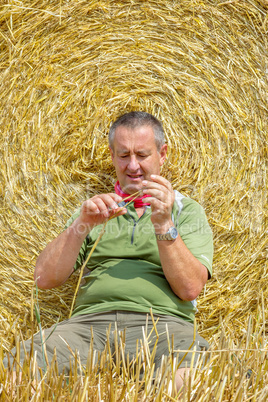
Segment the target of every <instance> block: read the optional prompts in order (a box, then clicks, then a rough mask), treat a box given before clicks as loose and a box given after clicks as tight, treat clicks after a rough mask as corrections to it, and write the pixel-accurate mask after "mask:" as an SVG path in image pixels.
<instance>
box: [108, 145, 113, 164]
mask: <svg viewBox="0 0 268 402" xmlns="http://www.w3.org/2000/svg"><path fill="white" fill-rule="evenodd" d="M109 151H110V154H111V157H112V161H113V163H114V151H113V150H112V148H111V147H109Z"/></svg>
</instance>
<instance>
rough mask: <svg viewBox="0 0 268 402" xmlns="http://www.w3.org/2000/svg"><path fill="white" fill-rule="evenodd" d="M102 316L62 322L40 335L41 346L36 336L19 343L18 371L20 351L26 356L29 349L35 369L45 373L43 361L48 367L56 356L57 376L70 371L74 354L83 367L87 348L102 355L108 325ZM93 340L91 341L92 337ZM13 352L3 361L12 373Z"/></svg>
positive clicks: (14, 353) (89, 315)
mask: <svg viewBox="0 0 268 402" xmlns="http://www.w3.org/2000/svg"><path fill="white" fill-rule="evenodd" d="M105 314H106V313H104V314H102V313H100V314H87V315H79V316H76V317H72V318H71V319H69V320H66V321H63V322H61V323H59V324H57V325H56V326H53V327H51V328H49V329H46V330H44V331H43V342H44V344H43V345H42V340H41V336H40V333H37V334H35V335H34V337H33V340H32V339H28V340H27V341H25V342H23V345H22V344H21V347H20V356H19V364H20V366H21V367H22V366H23V361H24V359H25V357H26V356H25V353H24V349H25V351H26V353H27V354H30V351H31V348H32V349H33V355H34V356H35V357H36V362H37V365H38V367H40V368H41V369H42V370H43V371H45V369H46V360H47V361H48V364H51V362H52V360H53V358H54V351H55V352H56V357H57V364H58V369H59V372H62V371H63V370H65V372H66V373H68V372H69V369H70V357H71V359H72V360H75V358H74V357H75V354H76V353H78V354H79V360H80V362H81V365H86V363H87V358H88V353H89V349H90V345H92V346H91V347H92V350H94V351H96V352H102V351H103V350H104V347H105V345H106V340H107V337H106V335H107V331H108V328H109V323H110V321H109V320H108V321H107V319H106V316H105ZM92 336H93V337H92ZM16 352H17V349H16V348H13V350H12V351H11V353H10V354H9V359H8V357H5V359H4V361H3V364H4V366H5V367H7V366H8V360H10V362H11V367H12V369H13V370H14V371H16V361H17V359H16V358H14V357H15V356H16Z"/></svg>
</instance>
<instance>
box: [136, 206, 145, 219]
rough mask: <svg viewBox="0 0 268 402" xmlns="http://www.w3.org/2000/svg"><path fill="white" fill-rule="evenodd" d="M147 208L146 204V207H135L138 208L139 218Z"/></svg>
mask: <svg viewBox="0 0 268 402" xmlns="http://www.w3.org/2000/svg"><path fill="white" fill-rule="evenodd" d="M145 209H146V207H145V206H144V207H140V208H135V210H136V212H137V215H138V217H139V218H140V217H141V216H142V215H143V214H144V212H145Z"/></svg>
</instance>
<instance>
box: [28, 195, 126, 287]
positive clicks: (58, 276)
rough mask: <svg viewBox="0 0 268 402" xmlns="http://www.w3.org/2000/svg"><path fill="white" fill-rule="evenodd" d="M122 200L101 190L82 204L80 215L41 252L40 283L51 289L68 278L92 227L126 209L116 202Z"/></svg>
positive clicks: (36, 278) (39, 264) (38, 279)
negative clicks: (100, 192)
mask: <svg viewBox="0 0 268 402" xmlns="http://www.w3.org/2000/svg"><path fill="white" fill-rule="evenodd" d="M120 201H122V198H121V197H120V196H119V195H117V194H101V195H95V196H94V197H92V198H90V199H88V200H86V201H85V202H84V203H83V204H82V207H81V212H80V215H79V217H78V218H77V219H75V221H74V222H73V223H72V225H71V226H69V228H67V229H66V230H64V232H62V233H61V234H60V235H59V236H58V237H56V239H54V240H53V241H52V242H51V243H49V244H48V245H47V246H46V248H45V249H44V250H43V251H42V253H41V254H40V255H39V257H38V259H37V261H36V267H35V272H34V278H35V280H36V281H37V285H38V287H40V288H43V289H51V288H54V287H57V286H60V285H62V284H63V283H64V282H65V281H66V280H67V279H68V278H69V276H70V275H71V273H72V272H73V267H74V264H75V261H76V259H77V256H78V253H79V250H80V248H81V246H82V244H83V241H84V239H85V237H86V236H87V234H88V233H89V232H90V230H91V229H93V227H94V226H96V225H100V224H102V223H104V222H105V221H107V220H108V219H109V218H110V217H113V216H117V215H123V214H125V213H126V212H127V211H126V209H125V208H120V207H119V206H118V205H117V203H118V202H120Z"/></svg>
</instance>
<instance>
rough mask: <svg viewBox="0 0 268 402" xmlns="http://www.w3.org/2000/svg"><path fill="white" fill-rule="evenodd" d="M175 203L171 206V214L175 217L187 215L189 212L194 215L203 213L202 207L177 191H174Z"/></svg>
mask: <svg viewBox="0 0 268 402" xmlns="http://www.w3.org/2000/svg"><path fill="white" fill-rule="evenodd" d="M174 193H175V202H174V206H173V213H176V214H177V215H179V214H181V213H186V212H187V213H189V212H190V211H192V212H195V213H201V214H203V213H204V209H203V207H202V206H201V205H200V204H199V203H198V202H197V201H195V200H193V199H192V198H190V197H188V196H185V195H183V194H181V193H180V192H179V191H177V190H174Z"/></svg>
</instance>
